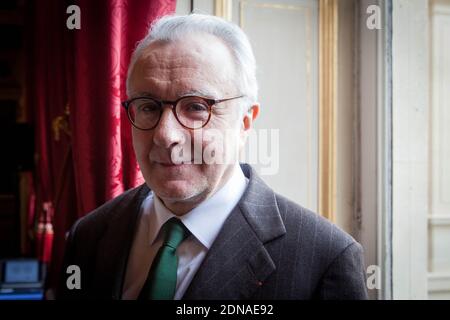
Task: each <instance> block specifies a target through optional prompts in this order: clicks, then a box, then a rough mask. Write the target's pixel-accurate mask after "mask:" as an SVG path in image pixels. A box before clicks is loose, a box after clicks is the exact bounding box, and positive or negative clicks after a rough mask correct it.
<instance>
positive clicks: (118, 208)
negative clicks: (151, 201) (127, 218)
mask: <svg viewBox="0 0 450 320" xmlns="http://www.w3.org/2000/svg"><path fill="white" fill-rule="evenodd" d="M148 190H149V189H148V188H147V187H146V185H145V184H143V185H140V186H138V187H135V188H132V189H129V190H127V191H125V192H123V193H122V194H120V195H118V196H117V197H115V198H113V199H111V200H109V201H107V202H105V203H104V204H102V205H101V206H100V207H98V208H96V209H94V210H92V211H91V212H89V213H88V214H86V215H85V216H83V217H81V218H79V219H78V220H77V221H76V222H75V223H74V225H73V227H72V229H71V232H72V233H75V232H76V233H77V235H79V234H86V235H92V236H93V235H96V236H97V237H100V236H101V235H102V234H103V231H104V230H105V228H106V227H107V225H108V224H109V223H110V222H111V221H113V220H115V219H117V218H118V217H119V216H120V215H122V214H127V210H126V208H127V207H128V206H129V204H130V201H133V199H135V198H137V197H138V196H139V195H140V194H143V193H145V194H146V193H147V192H146V191H148Z"/></svg>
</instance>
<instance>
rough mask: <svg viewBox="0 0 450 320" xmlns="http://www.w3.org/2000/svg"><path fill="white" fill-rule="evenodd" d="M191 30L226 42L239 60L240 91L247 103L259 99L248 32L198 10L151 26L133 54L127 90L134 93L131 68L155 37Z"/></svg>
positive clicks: (175, 36)
mask: <svg viewBox="0 0 450 320" xmlns="http://www.w3.org/2000/svg"><path fill="white" fill-rule="evenodd" d="M191 33H207V34H211V35H214V36H216V37H218V38H219V39H221V40H222V41H224V42H225V44H226V45H227V46H228V47H229V49H230V50H231V53H232V55H233V58H234V60H235V61H234V62H235V65H236V71H237V73H238V77H237V78H238V79H236V81H237V83H236V85H237V87H238V88H239V89H240V91H241V92H240V93H242V94H244V95H245V96H246V98H247V99H245V100H247V101H246V102H247V103H250V104H253V103H256V102H257V97H258V83H257V81H256V63H255V56H254V55H253V51H252V47H251V45H250V42H249V41H248V38H247V36H246V35H245V33H244V32H243V31H242V30H241V29H240V28H239V27H238V26H237V25H235V24H233V23H230V22H228V21H226V20H224V19H221V18H218V17H215V16H211V15H205V14H197V13H192V14H189V15H185V16H174V15H168V16H163V17H161V18H160V19H158V20H156V21H155V22H154V23H153V24H152V25H151V26H150V28H149V31H148V33H147V35H146V36H145V37H144V39H142V40H141V41H140V42H139V43H138V45H137V47H136V49H135V50H134V52H133V55H132V56H131V61H130V65H129V67H128V76H127V93H128V94H130V83H129V80H130V75H131V71H132V70H133V67H134V64H135V63H136V61H137V59H138V58H139V57H140V55H141V54H142V51H143V50H144V49H145V48H146V47H148V46H149V45H150V44H151V43H152V42H153V41H158V40H162V41H176V40H178V39H182V38H183V36H185V35H187V34H191ZM247 107H249V105H247Z"/></svg>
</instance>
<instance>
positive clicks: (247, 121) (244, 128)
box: [240, 103, 259, 148]
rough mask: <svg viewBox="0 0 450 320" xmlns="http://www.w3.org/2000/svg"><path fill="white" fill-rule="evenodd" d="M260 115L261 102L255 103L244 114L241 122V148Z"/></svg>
mask: <svg viewBox="0 0 450 320" xmlns="http://www.w3.org/2000/svg"><path fill="white" fill-rule="evenodd" d="M258 115H259V103H255V104H253V105H252V106H251V107H250V108H249V109H248V111H247V112H246V113H245V114H244V115H243V117H242V124H241V141H240V142H241V143H240V147H241V148H243V147H244V145H245V142H246V140H247V137H248V134H249V132H250V130H251V129H252V128H253V121H255V119H256V118H257V117H258Z"/></svg>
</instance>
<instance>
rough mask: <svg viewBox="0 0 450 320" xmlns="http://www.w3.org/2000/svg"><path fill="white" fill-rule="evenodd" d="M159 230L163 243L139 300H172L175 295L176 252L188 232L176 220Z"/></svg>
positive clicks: (171, 220) (172, 219) (170, 221)
mask: <svg viewBox="0 0 450 320" xmlns="http://www.w3.org/2000/svg"><path fill="white" fill-rule="evenodd" d="M161 229H162V230H161V231H162V232H163V235H164V242H163V244H162V246H161V248H159V250H158V253H157V254H156V256H155V258H154V259H153V262H152V266H151V267H150V271H149V273H148V276H147V280H146V281H145V283H144V287H143V288H142V290H141V293H140V294H139V298H138V299H139V300H172V299H173V297H174V295H175V289H176V286H177V268H178V256H177V255H176V251H177V248H178V246H179V245H180V244H181V242H183V240H184V239H186V238H187V237H188V236H189V234H190V232H189V230H188V229H187V228H186V227H185V226H184V225H183V223H182V222H181V221H180V220H179V219H177V218H171V219H170V220H168V221H167V222H166V223H165V224H164V225H163V226H162V228H161Z"/></svg>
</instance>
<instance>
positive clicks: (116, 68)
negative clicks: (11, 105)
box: [27, 0, 175, 286]
mask: <svg viewBox="0 0 450 320" xmlns="http://www.w3.org/2000/svg"><path fill="white" fill-rule="evenodd" d="M73 4H75V5H78V6H79V8H80V13H81V15H80V17H81V29H80V30H77V29H74V30H69V29H68V28H67V27H66V19H67V18H68V17H69V15H70V14H67V13H66V9H67V7H68V6H69V5H73ZM174 10H175V0H151V1H149V0H132V1H131V0H97V1H92V0H79V1H61V0H47V1H35V2H34V8H32V10H31V12H30V18H31V19H30V21H32V24H31V25H30V27H31V28H30V34H32V35H33V36H32V38H31V39H29V40H30V41H29V49H30V50H29V52H30V53H32V54H30V55H29V59H28V64H29V65H28V67H27V70H28V71H29V72H28V88H27V90H28V91H27V103H28V105H29V107H30V109H31V111H32V112H33V117H34V123H35V128H36V141H35V144H36V160H37V167H36V178H35V182H36V185H35V190H36V197H35V198H36V205H35V206H30V208H34V214H35V220H36V221H37V225H36V229H35V232H36V240H37V241H36V244H37V250H38V251H37V254H38V255H39V257H40V258H41V260H43V261H45V262H50V260H51V267H50V274H49V275H50V278H49V285H50V286H53V285H54V284H55V279H57V277H58V271H59V268H60V265H61V258H62V252H63V248H64V237H65V234H66V232H67V231H68V229H69V228H70V226H71V225H72V224H73V222H74V221H75V219H77V218H78V217H81V216H83V215H85V214H86V213H88V212H89V211H91V210H93V209H95V208H96V207H98V206H100V205H101V204H103V203H104V202H106V201H107V200H109V199H112V198H113V197H115V196H117V195H118V194H120V193H122V192H123V191H124V190H126V189H129V188H131V187H134V186H136V185H138V184H140V183H142V182H143V179H142V177H141V176H140V173H139V169H138V165H137V162H136V159H135V156H134V152H133V148H132V143H131V132H130V125H129V123H128V120H127V117H126V114H125V112H124V111H123V110H122V109H123V108H121V107H120V101H122V100H125V99H126V90H125V81H126V72H127V67H128V63H129V60H130V55H131V53H132V50H133V49H134V47H135V45H136V42H137V41H138V40H140V39H141V38H143V37H144V36H145V34H146V32H147V30H148V27H149V25H150V23H151V22H152V21H154V20H155V18H157V17H158V16H161V15H164V14H168V13H172V12H174Z"/></svg>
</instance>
